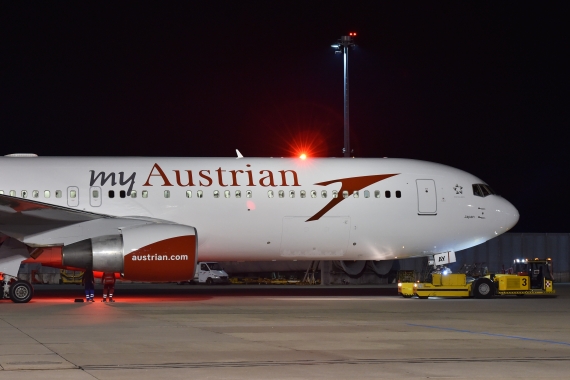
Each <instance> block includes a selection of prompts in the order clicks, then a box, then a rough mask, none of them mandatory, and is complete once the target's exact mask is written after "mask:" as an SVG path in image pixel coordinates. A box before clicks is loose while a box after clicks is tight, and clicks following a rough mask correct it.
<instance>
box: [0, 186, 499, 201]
mask: <svg viewBox="0 0 570 380" xmlns="http://www.w3.org/2000/svg"><path fill="white" fill-rule="evenodd" d="M475 186H477V185H473V192H475ZM480 186H485V185H480ZM118 193H119V197H120V198H126V197H127V192H126V191H125V190H120V191H119V192H118ZM0 194H4V190H0ZM8 194H9V195H10V196H12V197H15V196H16V190H10V191H9V192H8ZM51 194H52V193H51V191H50V190H45V191H44V192H43V195H44V198H51ZM222 194H223V197H224V198H231V191H230V190H224V191H223V193H222V192H221V191H219V190H214V192H213V195H214V198H220V197H222ZM285 194H286V192H285V190H278V191H274V190H269V191H267V197H268V198H275V197H277V198H285V197H286V196H285ZM381 194H382V193H381V191H380V190H375V191H374V198H381ZM491 194H494V193H491ZM29 195H30V194H29V193H28V191H27V190H22V191H21V193H20V196H21V197H22V198H28V196H29ZM54 195H55V197H56V198H61V197H62V196H63V193H62V191H61V190H56V191H54ZM108 195H109V198H115V191H114V190H109V192H108ZM244 195H245V197H246V198H251V197H252V196H253V192H252V191H251V190H246V191H245V194H244ZM318 195H319V193H318V192H317V190H310V191H309V192H307V191H305V190H300V191H299V198H307V197H308V196H309V197H311V198H318ZM339 195H340V196H342V197H343V198H348V197H349V196H350V194H349V192H348V191H346V190H344V191H343V192H342V193H340V194H339V192H338V191H337V190H333V191H331V197H332V198H338V197H339ZM363 195H364V198H370V196H371V193H370V191H368V190H364V191H363ZM395 195H396V198H401V197H402V192H401V191H400V190H396V192H395ZM475 195H478V194H475ZM487 195H490V194H487ZM487 195H479V196H487ZM100 196H101V194H99V190H95V189H93V190H91V197H93V198H95V199H98V198H99V197H100ZM288 196H289V198H295V196H296V192H295V190H289V191H288ZM352 196H353V197H354V198H359V197H360V192H359V191H353V192H352ZM39 197H40V192H39V191H38V190H33V191H32V192H31V198H39ZM130 197H131V198H136V197H137V191H136V190H132V191H131V195H130ZM141 197H142V198H148V190H143V191H141ZM203 197H204V191H203V190H197V191H196V198H203ZM235 197H236V198H241V197H242V191H241V190H236V191H235ZM320 197H321V198H327V197H328V192H327V190H321V191H320ZM384 197H385V198H391V197H392V193H391V191H390V190H386V191H384ZM69 198H77V191H76V190H70V191H69ZM164 198H170V190H164ZM186 198H192V190H187V191H186Z"/></svg>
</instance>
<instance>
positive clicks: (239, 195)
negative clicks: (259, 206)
mask: <svg viewBox="0 0 570 380" xmlns="http://www.w3.org/2000/svg"><path fill="white" fill-rule="evenodd" d="M236 198H241V190H236Z"/></svg>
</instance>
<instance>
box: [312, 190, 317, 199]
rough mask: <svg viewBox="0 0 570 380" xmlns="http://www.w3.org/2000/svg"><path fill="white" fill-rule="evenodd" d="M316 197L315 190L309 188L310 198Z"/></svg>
mask: <svg viewBox="0 0 570 380" xmlns="http://www.w3.org/2000/svg"><path fill="white" fill-rule="evenodd" d="M316 197H317V191H316V190H311V198H316Z"/></svg>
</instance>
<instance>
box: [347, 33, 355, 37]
mask: <svg viewBox="0 0 570 380" xmlns="http://www.w3.org/2000/svg"><path fill="white" fill-rule="evenodd" d="M348 35H349V36H350V37H356V32H350V33H348Z"/></svg>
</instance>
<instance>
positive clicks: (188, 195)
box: [186, 190, 192, 198]
mask: <svg viewBox="0 0 570 380" xmlns="http://www.w3.org/2000/svg"><path fill="white" fill-rule="evenodd" d="M186 198H192V190H186Z"/></svg>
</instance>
